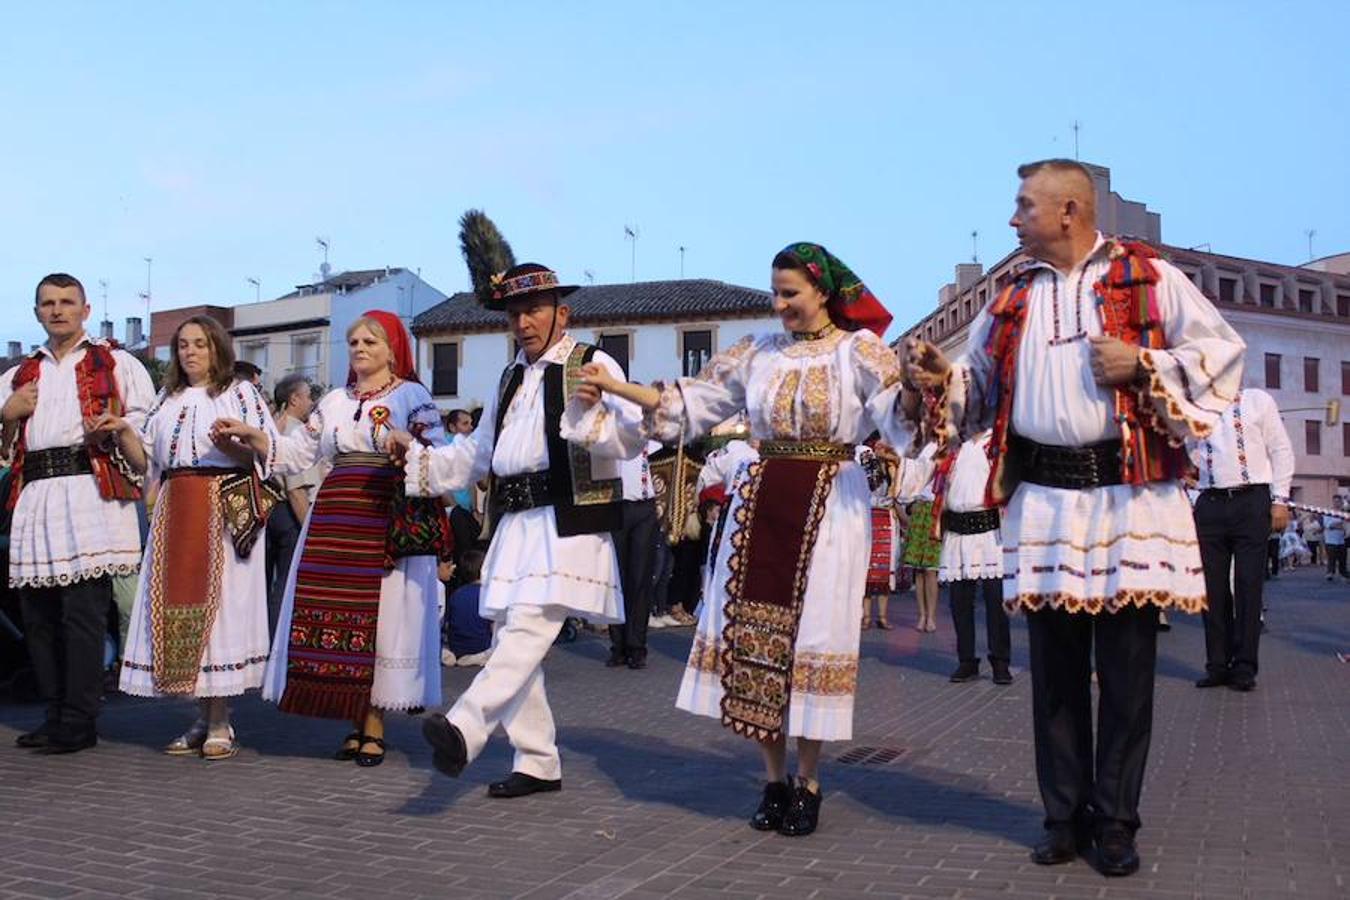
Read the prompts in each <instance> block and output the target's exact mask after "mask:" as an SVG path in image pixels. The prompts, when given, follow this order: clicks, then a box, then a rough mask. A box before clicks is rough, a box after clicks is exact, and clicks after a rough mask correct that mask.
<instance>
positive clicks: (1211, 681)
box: [1195, 672, 1228, 688]
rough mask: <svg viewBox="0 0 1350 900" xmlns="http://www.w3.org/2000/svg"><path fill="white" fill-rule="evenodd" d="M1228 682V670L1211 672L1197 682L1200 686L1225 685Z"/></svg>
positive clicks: (1197, 685)
mask: <svg viewBox="0 0 1350 900" xmlns="http://www.w3.org/2000/svg"><path fill="white" fill-rule="evenodd" d="M1227 683H1228V673H1227V672H1209V673H1207V674H1206V675H1205V677H1204V678H1201V679H1200V680H1199V681H1197V682H1196V683H1195V686H1196V687H1198V688H1212V687H1223V686H1224V685H1225V684H1227Z"/></svg>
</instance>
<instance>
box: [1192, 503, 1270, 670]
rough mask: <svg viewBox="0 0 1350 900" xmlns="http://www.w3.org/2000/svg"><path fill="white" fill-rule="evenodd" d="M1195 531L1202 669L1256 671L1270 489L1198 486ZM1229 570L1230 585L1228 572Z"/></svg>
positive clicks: (1268, 527) (1268, 528) (1268, 532)
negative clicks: (1201, 595)
mask: <svg viewBox="0 0 1350 900" xmlns="http://www.w3.org/2000/svg"><path fill="white" fill-rule="evenodd" d="M1195 532H1196V536H1197V537H1198V538H1199V539H1200V561H1201V563H1202V564H1203V565H1204V567H1205V594H1206V596H1207V598H1208V601H1209V603H1208V607H1209V608H1208V609H1206V610H1205V613H1204V620H1205V668H1206V669H1208V670H1209V672H1210V674H1212V675H1220V676H1226V675H1227V674H1228V672H1229V670H1233V671H1239V670H1241V671H1243V672H1245V673H1246V674H1248V675H1255V674H1256V658H1257V651H1258V649H1259V646H1260V642H1261V592H1262V591H1263V590H1264V589H1265V560H1264V559H1263V558H1262V555H1261V550H1262V547H1263V546H1264V545H1265V543H1266V539H1267V536H1268V535H1269V534H1270V488H1269V487H1267V486H1265V485H1257V486H1255V487H1252V488H1248V489H1247V490H1245V491H1242V492H1240V493H1236V494H1229V493H1227V492H1225V491H1216V490H1208V491H1201V492H1200V497H1199V498H1198V499H1197V500H1196V501H1195ZM1230 572H1231V573H1232V582H1231V586H1230V582H1229V573H1230Z"/></svg>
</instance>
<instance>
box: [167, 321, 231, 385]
mask: <svg viewBox="0 0 1350 900" xmlns="http://www.w3.org/2000/svg"><path fill="white" fill-rule="evenodd" d="M189 325H196V326H197V327H198V328H200V329H201V330H202V331H203V332H205V333H206V343H207V344H209V345H210V347H211V366H210V368H209V369H208V371H207V377H206V390H207V392H208V393H209V394H211V396H213V397H214V396H216V395H217V394H220V393H221V392H222V391H224V390H226V389H227V388H229V386H230V385H231V384H233V383H234V346H233V345H232V344H231V343H230V336H229V335H228V334H226V333H225V327H224V326H223V325H221V324H220V323H219V322H217V321H216V320H215V319H213V318H211V317H210V316H192V317H190V318H188V319H184V320H183V322H182V323H181V324H180V325H179V326H178V327H177V328H175V329H174V332H173V340H172V341H170V342H169V367H168V368H167V369H165V370H164V390H165V392H166V393H169V394H176V393H178V392H179V391H181V390H182V389H183V388H185V387H187V386H188V380H187V376H186V375H184V374H183V367H182V365H181V364H180V363H179V362H178V336H179V335H180V334H182V333H183V329H184V328H186V327H188V326H189Z"/></svg>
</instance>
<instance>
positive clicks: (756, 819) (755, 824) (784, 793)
mask: <svg viewBox="0 0 1350 900" xmlns="http://www.w3.org/2000/svg"><path fill="white" fill-rule="evenodd" d="M791 800H792V788H790V787H788V785H787V782H785V781H770V782H769V783H768V784H766V785H764V797H763V798H762V799H761V800H760V801H759V809H757V810H755V814H754V815H753V816H751V817H750V827H751V828H753V829H755V830H756V831H777V830H778V829H779V828H780V827H781V826H782V824H783V816H784V814H786V813H787V808H788V803H789V802H790V801H791Z"/></svg>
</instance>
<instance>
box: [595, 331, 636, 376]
mask: <svg viewBox="0 0 1350 900" xmlns="http://www.w3.org/2000/svg"><path fill="white" fill-rule="evenodd" d="M629 337H630V335H627V334H602V335H600V341H599V347H600V349H601V350H603V351H605V352H606V353H608V354H609V355H610V356H612V357H614V361H615V362H616V363H618V364H619V368H621V369H623V374H624V377H625V378H627V377H628V355H629V344H630V341H629Z"/></svg>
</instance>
